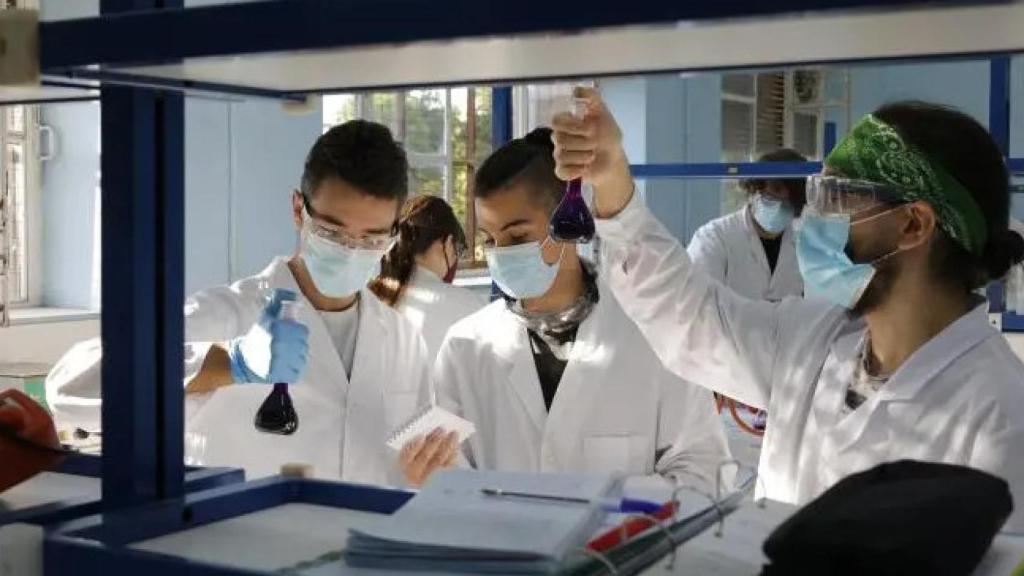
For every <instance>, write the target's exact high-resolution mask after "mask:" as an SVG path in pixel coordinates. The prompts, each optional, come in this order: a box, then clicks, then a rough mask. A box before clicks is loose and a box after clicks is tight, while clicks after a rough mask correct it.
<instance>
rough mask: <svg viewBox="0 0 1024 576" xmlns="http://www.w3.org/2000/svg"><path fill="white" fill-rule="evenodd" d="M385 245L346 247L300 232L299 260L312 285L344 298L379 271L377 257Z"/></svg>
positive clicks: (383, 251) (335, 296)
mask: <svg viewBox="0 0 1024 576" xmlns="http://www.w3.org/2000/svg"><path fill="white" fill-rule="evenodd" d="M386 252H387V249H383V250H368V249H359V248H349V247H347V246H342V245H340V244H335V243H333V242H331V241H329V240H326V239H324V238H320V237H319V236H316V235H315V234H311V233H309V232H308V231H307V232H303V233H302V260H303V261H304V262H305V263H306V269H307V270H309V275H310V276H311V277H312V278H313V283H314V284H316V289H317V290H318V291H319V292H320V293H321V294H323V295H324V296H328V297H330V298H344V297H346V296H351V295H352V294H355V293H356V292H358V291H360V290H362V289H363V287H364V286H366V283H367V282H369V281H370V279H371V278H373V277H375V276H377V274H379V273H380V259H381V258H383V257H384V254H385V253H386Z"/></svg>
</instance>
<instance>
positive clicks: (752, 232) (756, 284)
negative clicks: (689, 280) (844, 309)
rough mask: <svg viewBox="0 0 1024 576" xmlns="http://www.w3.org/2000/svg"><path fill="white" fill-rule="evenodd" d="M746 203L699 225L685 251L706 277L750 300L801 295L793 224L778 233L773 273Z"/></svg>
mask: <svg viewBox="0 0 1024 576" xmlns="http://www.w3.org/2000/svg"><path fill="white" fill-rule="evenodd" d="M751 218H752V217H751V215H750V209H749V207H747V206H744V207H743V208H741V209H739V210H737V211H736V212H733V213H732V214H728V215H726V216H722V217H721V218H718V219H716V220H712V221H711V222H708V223H707V224H705V225H703V226H701V227H700V228H699V229H698V230H697V232H696V233H694V235H693V239H692V240H690V245H689V246H688V247H687V249H686V250H687V252H689V254H690V259H691V260H693V263H694V264H696V265H698V266H700V267H701V268H702V269H703V270H704V271H705V272H707V274H708V275H709V276H711V277H712V278H714V279H715V280H718V281H719V282H721V283H722V284H724V285H726V286H728V287H729V288H732V289H733V290H734V291H736V292H737V293H739V294H742V295H743V296H746V297H747V298H751V299H754V300H770V301H773V302H774V301H778V300H782V299H783V298H785V297H786V296H802V295H803V291H804V283H803V279H802V278H801V277H800V268H799V266H798V265H797V260H796V243H795V242H794V240H793V236H794V234H793V227H792V226H787V227H786V229H785V230H784V231H783V233H782V244H781V246H780V247H779V260H778V262H776V264H775V272H774V273H773V272H772V269H771V267H770V266H769V265H768V257H767V256H765V253H764V246H763V245H762V244H761V237H760V236H758V234H757V229H756V228H755V226H754V223H753V221H752V220H751Z"/></svg>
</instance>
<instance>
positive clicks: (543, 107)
mask: <svg viewBox="0 0 1024 576" xmlns="http://www.w3.org/2000/svg"><path fill="white" fill-rule="evenodd" d="M573 87H575V84H571V83H562V84H536V85H530V86H528V87H527V94H528V98H529V110H528V114H527V124H528V125H527V128H526V129H527V131H530V130H533V129H534V128H537V127H538V126H550V125H551V119H552V118H554V116H555V114H559V113H561V112H570V111H572V90H573Z"/></svg>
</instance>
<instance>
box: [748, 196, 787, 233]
mask: <svg viewBox="0 0 1024 576" xmlns="http://www.w3.org/2000/svg"><path fill="white" fill-rule="evenodd" d="M751 208H752V210H753V214H754V220H757V224H758V225H759V226H761V228H763V229H764V230H765V232H769V233H771V234H778V233H780V232H782V231H783V230H785V229H786V226H789V224H790V222H792V221H793V207H792V206H790V205H789V203H788V202H783V201H782V200H776V199H774V198H766V197H764V196H762V195H760V194H758V195H757V196H755V197H754V202H753V204H752V206H751Z"/></svg>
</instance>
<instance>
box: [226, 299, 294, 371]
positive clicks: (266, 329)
mask: <svg viewBox="0 0 1024 576" xmlns="http://www.w3.org/2000/svg"><path fill="white" fill-rule="evenodd" d="M295 297H296V296H295V293H294V292H292V291H291V290H284V289H280V288H278V289H276V290H274V294H273V296H272V297H271V298H270V302H269V303H267V306H266V308H264V309H263V313H262V314H260V319H259V320H258V321H257V322H256V323H255V324H253V326H252V328H251V329H250V330H249V332H248V333H247V334H246V335H245V336H242V337H239V338H235V339H234V340H232V341H231V343H230V345H229V346H228V356H229V357H230V358H231V377H232V379H233V380H234V381H235V383H238V384H241V383H260V384H274V383H277V382H285V383H288V384H295V383H297V382H298V381H299V380H300V379H301V378H302V374H303V372H305V370H306V358H307V356H308V353H309V328H307V327H305V326H304V325H302V324H301V323H299V322H298V321H296V320H294V319H288V318H281V317H280V312H281V304H282V302H285V301H294V300H295Z"/></svg>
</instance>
